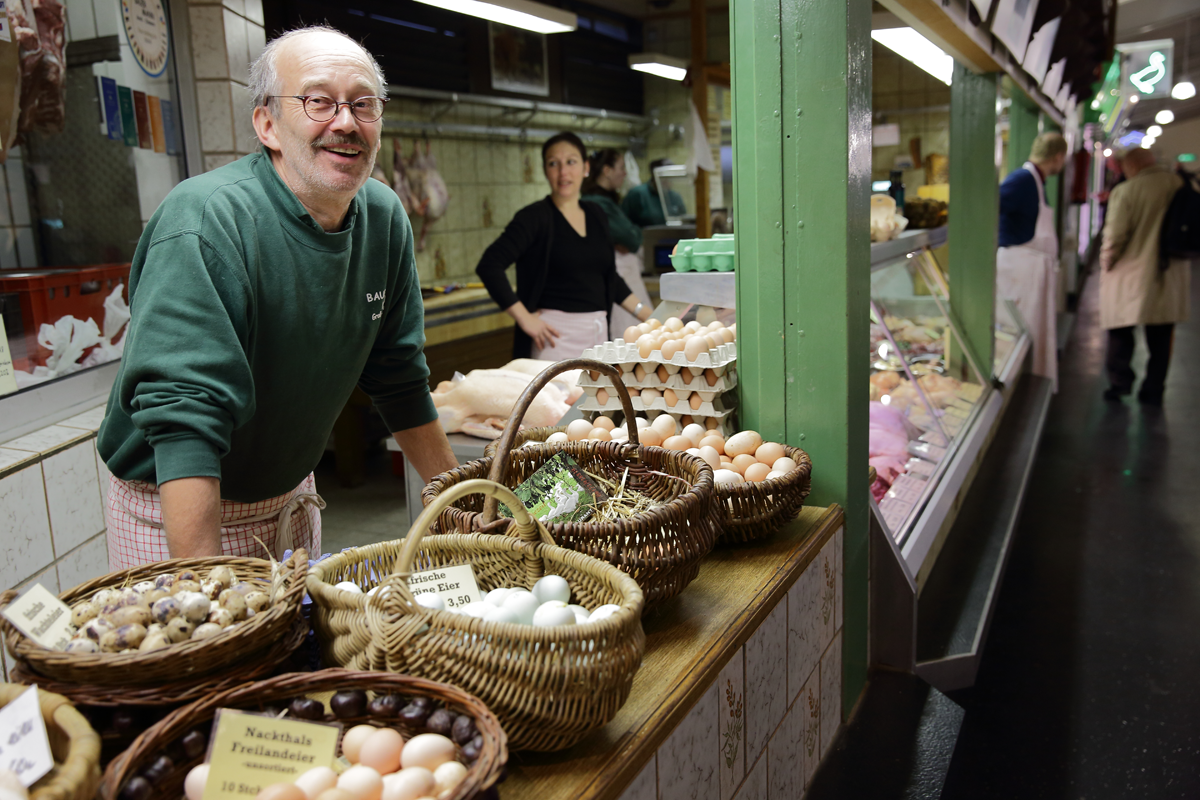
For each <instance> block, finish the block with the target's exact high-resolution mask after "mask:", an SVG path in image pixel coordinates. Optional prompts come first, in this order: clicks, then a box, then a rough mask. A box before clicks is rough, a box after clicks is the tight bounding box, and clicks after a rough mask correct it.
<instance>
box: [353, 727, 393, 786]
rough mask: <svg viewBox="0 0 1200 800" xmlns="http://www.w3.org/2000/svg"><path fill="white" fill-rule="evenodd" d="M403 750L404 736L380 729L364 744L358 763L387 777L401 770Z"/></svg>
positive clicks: (390, 730) (388, 729) (386, 729)
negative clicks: (401, 752) (401, 753)
mask: <svg viewBox="0 0 1200 800" xmlns="http://www.w3.org/2000/svg"><path fill="white" fill-rule="evenodd" d="M403 749H404V737H403V736H401V735H400V734H399V733H398V732H397V731H394V730H392V729H391V728H380V729H379V730H377V731H375V732H374V733H372V734H371V735H370V736H368V737H367V740H366V741H365V742H363V743H362V748H361V749H360V750H359V751H358V763H360V764H362V765H363V766H367V767H370V768H371V769H373V770H375V771H376V772H378V773H379V774H380V775H386V774H388V773H389V772H395V771H396V770H398V769H400V751H401V750H403Z"/></svg>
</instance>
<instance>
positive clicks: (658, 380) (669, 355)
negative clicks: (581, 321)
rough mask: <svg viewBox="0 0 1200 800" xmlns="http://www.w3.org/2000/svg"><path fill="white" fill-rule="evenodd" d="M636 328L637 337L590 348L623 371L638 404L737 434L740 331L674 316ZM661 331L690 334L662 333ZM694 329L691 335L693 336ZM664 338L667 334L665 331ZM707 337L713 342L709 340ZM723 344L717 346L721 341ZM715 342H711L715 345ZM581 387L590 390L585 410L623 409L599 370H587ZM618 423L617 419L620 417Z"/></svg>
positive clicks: (654, 413) (589, 354) (611, 412)
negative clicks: (737, 335) (736, 335)
mask: <svg viewBox="0 0 1200 800" xmlns="http://www.w3.org/2000/svg"><path fill="white" fill-rule="evenodd" d="M654 322H657V320H655V321H653V322H651V323H643V326H646V327H649V328H650V330H651V332H650V333H642V330H644V328H643V329H642V330H639V328H642V326H638V327H633V328H630V329H629V330H627V331H626V332H625V334H626V336H631V335H634V333H635V332H636V333H637V334H639V338H638V339H637V341H634V342H628V341H626V340H625V339H616V340H614V341H611V342H605V343H604V344H602V345H598V346H596V347H593V348H591V349H589V350H587V351H585V352H584V354H583V357H584V358H592V359H595V360H597V361H603V362H604V363H606V364H612V365H614V366H617V367H619V368H620V369H621V380H622V382H623V383H624V384H625V386H626V388H628V389H629V394H630V399H631V401H632V403H633V408H634V410H635V411H636V412H638V413H639V414H642V415H644V416H645V417H646V418H647V419H648V420H651V421H653V420H654V419H655V418H657V417H658V416H660V415H663V414H666V415H668V416H670V417H671V418H672V419H673V420H674V421H675V423H676V425H677V426H678V427H679V428H683V427H684V426H686V425H690V424H692V423H696V424H699V425H703V426H704V427H705V428H706V429H708V430H715V431H718V432H720V434H721V435H722V436H729V435H731V434H733V433H734V432H736V430H737V429H736V427H735V426H734V419H733V417H734V411H735V408H736V405H737V395H736V393H735V392H734V391H733V390H734V388H735V387H736V386H737V370H736V363H737V344H736V343H735V342H734V340H733V336H734V330H733V329H732V328H725V326H724V325H722V324H721V323H713V324H712V325H710V326H709V327H708V328H702V327H701V326H700V324H699V323H696V322H690V323H688V324H687V325H686V326H685V325H684V324H683V323H682V322H681V321H680V320H678V319H677V318H674V317H672V318H671V319H669V320H667V322H666V323H662V324H661V325H660V326H658V327H653V323H654ZM658 330H663V331H665V332H666V333H665V335H666V336H670V335H672V334H674V335H676V336H679V337H686V338H667V339H666V340H665V341H664V340H662V339H661V338H660V337H656V336H655V333H656V332H657V331H658ZM687 331H691V332H692V333H691V335H687ZM660 336H661V335H660ZM706 337H707V340H706ZM718 340H719V341H720V344H716V343H715V342H716V341H718ZM710 344H711V345H713V346H711V347H710V346H709V345H710ZM579 385H580V387H582V388H583V390H584V392H585V393H586V397H585V399H584V401H583V403H582V404H581V405H580V410H581V411H583V412H585V413H587V414H589V415H590V416H591V417H592V418H593V420H594V419H595V418H597V417H601V416H604V417H608V418H610V419H614V418H615V417H617V416H618V415H619V414H620V413H621V400H620V398H619V397H617V394H616V392H615V391H613V387H612V384H611V383H610V382H609V380H608V379H607V378H605V377H602V376H601V375H600V374H599V373H586V372H585V373H583V374H582V375H580V376H579ZM614 421H615V419H614Z"/></svg>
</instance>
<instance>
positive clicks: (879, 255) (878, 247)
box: [871, 225, 948, 272]
mask: <svg viewBox="0 0 1200 800" xmlns="http://www.w3.org/2000/svg"><path fill="white" fill-rule="evenodd" d="M947 232H948V227H947V226H946V225H942V226H941V227H939V228H920V229H917V230H911V231H904V232H903V233H901V234H900V235H899V236H897V237H896V238H895V239H892V240H891V241H890V242H875V243H874V244H872V245H871V271H872V272H875V271H876V270H880V269H883V268H884V267H886V266H888V265H889V264H891V263H892V262H894V261H897V260H899V259H901V258H907V257H908V256H910V255H912V254H913V253H917V252H920V251H921V250H924V249H925V248H926V247H941V246H942V245H944V244H945V243H946V240H947V238H948V233H947Z"/></svg>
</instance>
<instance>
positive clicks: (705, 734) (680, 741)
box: [658, 684, 721, 800]
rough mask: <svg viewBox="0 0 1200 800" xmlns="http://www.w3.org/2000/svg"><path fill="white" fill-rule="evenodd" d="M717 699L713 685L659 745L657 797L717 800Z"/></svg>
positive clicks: (662, 798) (668, 799)
mask: <svg viewBox="0 0 1200 800" xmlns="http://www.w3.org/2000/svg"><path fill="white" fill-rule="evenodd" d="M717 702H718V701H717V685H716V684H713V685H712V686H710V687H709V689H708V691H707V692H705V693H704V695H703V696H702V697H701V698H700V700H698V701H697V702H696V705H694V706H692V710H691V711H689V712H688V715H687V716H686V717H684V718H683V721H682V722H680V723H679V725H678V726H677V727H676V728H675V730H674V731H672V732H671V735H670V736H668V737H667V740H666V741H665V742H663V743H662V745H661V746H660V747H659V748H658V796H659V800H676V798H689V800H719V798H720V796H721V790H720V786H719V780H720V779H719V777H718V775H717V765H716V761H715V759H714V756H715V755H716V753H717V752H718V750H719V748H720V744H719V742H720V736H719V735H718V733H717Z"/></svg>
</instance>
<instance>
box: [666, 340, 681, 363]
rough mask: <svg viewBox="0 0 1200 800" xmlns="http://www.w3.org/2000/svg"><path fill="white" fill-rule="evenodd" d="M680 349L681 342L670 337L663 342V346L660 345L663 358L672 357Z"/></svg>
mask: <svg viewBox="0 0 1200 800" xmlns="http://www.w3.org/2000/svg"><path fill="white" fill-rule="evenodd" d="M681 349H683V343H682V342H680V341H679V340H678V339H671V340H670V341H667V342H663V346H662V355H663V358H666V359H671V358H674V357H675V354H676V353H678V352H679V351H680V350H681Z"/></svg>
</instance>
